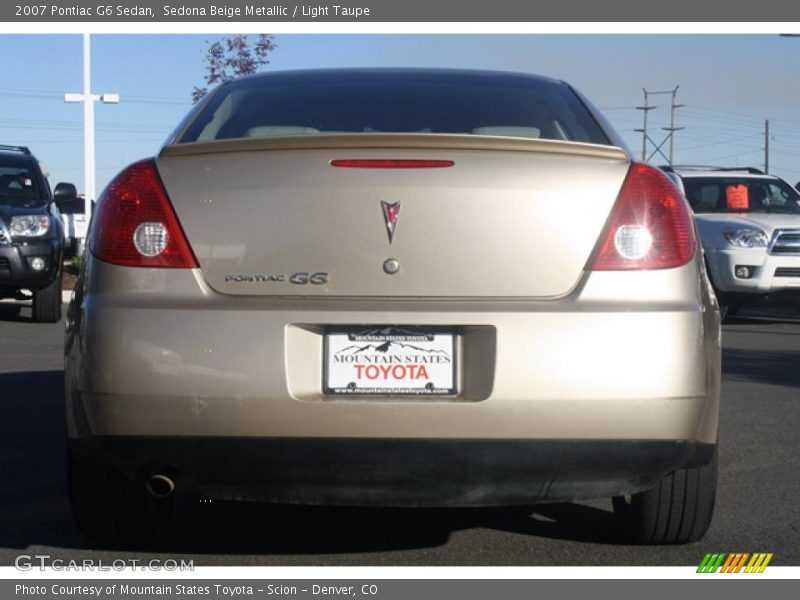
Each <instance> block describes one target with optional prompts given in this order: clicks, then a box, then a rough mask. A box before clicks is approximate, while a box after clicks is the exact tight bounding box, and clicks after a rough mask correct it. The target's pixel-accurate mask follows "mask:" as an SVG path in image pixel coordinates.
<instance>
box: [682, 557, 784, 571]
mask: <svg viewBox="0 0 800 600" xmlns="http://www.w3.org/2000/svg"><path fill="white" fill-rule="evenodd" d="M772 556H773V555H772V553H765V552H757V553H755V554H750V553H748V552H734V553H732V554H726V553H724V552H715V553H713V554H712V553H710V552H709V553H708V554H706V555H705V556H704V557H703V560H702V561H701V562H700V566H699V567H697V572H698V573H716V572H717V571H718V570H719V572H720V573H739V572H741V571H742V568H744V572H745V573H763V572H764V569H766V568H767V565H768V564H769V562H770V561H771V560H772ZM748 558H749V559H750V561H749V562H748V560H747V559H748ZM745 563H747V566H745Z"/></svg>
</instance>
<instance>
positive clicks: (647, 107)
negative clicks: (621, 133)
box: [634, 88, 656, 160]
mask: <svg viewBox="0 0 800 600" xmlns="http://www.w3.org/2000/svg"><path fill="white" fill-rule="evenodd" d="M642 91H643V92H644V106H637V107H636V110H641V111H644V123H643V124H642V128H641V129H634V131H641V132H642V160H647V113H648V112H650V111H651V110H653V109H654V108H656V107H655V106H650V104H649V103H648V98H647V96H648V94H647V90H646V89H644V88H642Z"/></svg>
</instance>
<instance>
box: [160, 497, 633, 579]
mask: <svg viewBox="0 0 800 600" xmlns="http://www.w3.org/2000/svg"><path fill="white" fill-rule="evenodd" d="M609 505H610V503H609ZM184 526H185V527H186V529H185V530H184V532H183V533H182V535H180V536H179V537H178V538H177V539H176V540H174V541H173V542H171V543H170V544H169V545H168V546H166V547H164V548H163V549H164V550H168V551H171V552H178V553H183V554H188V553H193V554H197V553H200V554H204V553H225V554H246V555H258V554H261V555H289V556H299V555H304V556H305V557H306V558H310V560H311V562H314V559H313V558H312V557H313V556H314V555H325V554H327V555H336V554H349V553H365V552H376V551H398V550H410V549H419V548H433V547H438V546H443V545H445V544H447V543H448V541H449V540H450V537H451V535H453V534H454V533H456V532H459V531H465V530H474V529H488V530H495V531H499V532H504V533H514V534H519V535H526V536H535V537H543V538H552V539H558V540H570V541H578V542H584V543H601V544H617V543H621V540H620V539H619V538H618V536H617V535H616V533H615V531H614V519H613V516H612V513H611V512H610V510H608V511H604V510H602V509H597V508H592V507H588V506H582V505H578V504H571V503H561V504H548V505H539V506H520V507H508V508H471V509H466V508H459V509H455V508H454V509H422V508H413V509H411V508H409V509H398V508H380V509H378V508H341V507H339V508H331V507H289V506H269V507H268V506H264V505H257V504H245V503H234V502H224V503H219V505H217V506H214V507H213V508H212V507H208V506H206V507H203V509H202V510H201V511H198V512H197V513H196V514H195V515H194V516H193V517H192V518H190V519H188V520H187V522H186V523H185V524H184ZM423 561H424V562H423ZM506 561H507V564H521V565H522V564H529V562H530V557H527V556H519V557H510V558H509V557H506ZM461 562H463V557H462V559H461ZM196 563H197V564H203V560H202V558H197V557H196ZM404 564H406V563H405V562H404ZM420 564H434V563H432V562H431V559H430V558H429V557H425V556H424V555H423V556H421V557H420ZM437 564H446V563H437Z"/></svg>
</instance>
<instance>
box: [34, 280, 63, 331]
mask: <svg viewBox="0 0 800 600" xmlns="http://www.w3.org/2000/svg"><path fill="white" fill-rule="evenodd" d="M61 289H62V278H61V271H60V270H59V272H58V275H56V278H55V279H54V280H53V282H52V283H51V284H50V285H48V286H47V287H45V288H42V289H40V290H36V291H35V292H33V320H34V321H36V322H37V323H57V322H58V321H60V320H61Z"/></svg>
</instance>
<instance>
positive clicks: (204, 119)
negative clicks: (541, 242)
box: [179, 73, 609, 144]
mask: <svg viewBox="0 0 800 600" xmlns="http://www.w3.org/2000/svg"><path fill="white" fill-rule="evenodd" d="M331 133H443V134H471V135H486V136H512V137H522V138H544V139H554V140H569V141H579V142H591V143H597V144H608V143H609V140H608V138H607V137H606V136H605V134H604V133H603V132H602V130H601V129H600V127H599V126H598V125H597V123H596V122H595V120H594V119H593V118H592V116H591V114H590V113H589V111H588V110H587V109H586V107H585V106H584V105H583V104H582V103H581V102H580V100H579V99H578V98H577V97H576V95H575V94H574V93H573V92H572V90H571V89H570V88H569V87H568V86H566V85H564V84H562V83H559V82H555V81H548V80H539V79H535V78H530V79H529V78H525V77H504V76H498V77H491V76H481V77H478V78H475V77H468V76H447V75H442V74H438V75H436V74H433V75H432V74H430V73H427V74H423V75H409V74H408V73H401V74H397V75H396V76H387V75H386V74H379V75H375V74H364V73H361V74H358V75H352V74H349V75H341V76H340V77H333V76H331V75H330V74H325V75H323V76H316V77H315V76H305V77H297V76H294V77H279V76H278V77H276V76H271V77H269V76H268V77H255V78H248V79H242V80H239V81H237V82H234V83H233V84H229V85H227V86H224V87H222V88H221V89H220V90H219V91H218V92H217V93H216V94H215V96H214V97H213V98H212V99H211V101H210V102H208V103H207V104H206V105H205V106H204V107H203V109H202V110H201V111H200V113H199V114H198V115H197V116H196V118H195V119H193V121H192V123H191V124H190V125H189V127H188V128H187V129H186V131H185V132H184V133H183V135H182V136H181V137H180V139H179V141H180V142H197V141H211V140H222V139H232V138H249V137H270V136H286V135H318V134H331Z"/></svg>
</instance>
